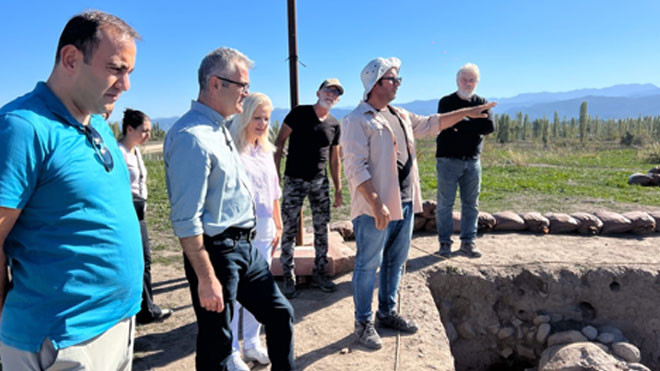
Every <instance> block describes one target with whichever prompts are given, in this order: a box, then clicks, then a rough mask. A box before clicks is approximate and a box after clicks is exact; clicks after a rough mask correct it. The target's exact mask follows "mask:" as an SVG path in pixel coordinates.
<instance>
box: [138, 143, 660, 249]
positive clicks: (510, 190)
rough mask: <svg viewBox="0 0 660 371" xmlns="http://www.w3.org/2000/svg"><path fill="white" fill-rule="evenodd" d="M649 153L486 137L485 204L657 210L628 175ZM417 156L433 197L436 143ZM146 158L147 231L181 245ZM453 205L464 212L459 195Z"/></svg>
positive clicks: (651, 196) (154, 159) (152, 157)
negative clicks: (512, 142) (506, 142)
mask: <svg viewBox="0 0 660 371" xmlns="http://www.w3.org/2000/svg"><path fill="white" fill-rule="evenodd" d="M646 152H648V149H647V148H620V147H619V146H618V145H612V144H611V143H610V144H591V146H589V147H583V146H580V145H578V144H574V145H565V146H559V147H553V148H543V146H542V145H536V144H530V143H527V144H516V145H507V146H502V145H499V144H495V143H493V142H492V141H487V142H486V144H485V146H484V153H483V156H482V167H483V182H482V192H481V196H480V209H481V210H483V211H488V212H496V211H502V210H513V211H517V212H523V211H540V212H546V211H562V212H574V211H587V212H591V211H595V210H598V209H608V210H612V211H621V212H622V211H629V210H648V209H659V208H660V188H659V187H639V186H629V185H628V184H627V180H628V176H629V175H630V174H632V173H635V172H644V173H645V172H646V171H647V170H648V169H649V168H651V167H653V166H657V165H658V164H653V163H649V162H648V161H647V160H646V156H645V155H644V154H645V153H646ZM417 154H418V160H419V167H420V176H421V179H422V193H423V196H424V199H435V197H436V192H435V189H436V171H435V141H434V140H432V139H428V140H420V141H417ZM145 158H146V160H145V162H146V164H147V167H148V171H149V178H148V185H149V211H148V218H149V219H148V220H149V229H150V232H151V238H152V248H154V249H156V250H158V249H163V248H166V246H168V245H169V246H171V244H172V243H174V244H175V245H176V239H175V238H174V237H173V235H172V232H171V227H170V223H169V219H168V215H169V202H168V199H167V191H166V187H165V172H164V168H163V162H162V156H161V155H160V154H159V153H151V154H148V155H145ZM343 183H344V186H343V188H344V191H343V199H344V206H342V207H341V208H339V209H334V210H333V215H332V219H333V221H334V220H343V219H348V215H349V212H350V209H349V204H350V196H349V193H348V186H347V185H346V180H345V179H344V181H343ZM455 207H456V209H458V210H460V201H459V200H458V199H457V202H456V206H455ZM305 219H306V221H305V225H307V226H309V225H311V214H310V211H309V208H307V210H306V211H305ZM176 258H177V259H178V258H179V257H178V256H176ZM161 259H162V258H161Z"/></svg>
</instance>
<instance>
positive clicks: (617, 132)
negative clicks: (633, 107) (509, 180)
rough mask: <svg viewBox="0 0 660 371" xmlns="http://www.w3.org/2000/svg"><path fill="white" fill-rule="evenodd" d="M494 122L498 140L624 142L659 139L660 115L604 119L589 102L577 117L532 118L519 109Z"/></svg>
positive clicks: (655, 140)
mask: <svg viewBox="0 0 660 371" xmlns="http://www.w3.org/2000/svg"><path fill="white" fill-rule="evenodd" d="M495 123H496V128H495V133H494V135H493V136H494V137H495V139H496V140H497V142H499V143H515V142H519V141H533V142H541V143H543V144H544V145H548V144H550V143H551V142H553V141H563V140H566V139H579V141H580V142H581V143H585V142H590V141H593V142H598V141H618V142H620V143H621V144H624V145H633V144H635V145H639V144H644V143H645V142H649V141H650V142H660V116H655V117H651V116H647V117H638V118H626V119H618V120H614V119H609V120H602V119H600V118H599V117H598V116H596V117H591V116H590V115H589V114H588V111H587V102H582V104H581V105H580V115H579V118H578V119H575V118H571V119H570V120H569V119H567V118H565V117H564V118H563V119H560V118H559V114H558V113H557V111H555V114H554V117H553V119H552V121H550V120H549V119H548V118H546V117H545V116H544V117H543V118H540V119H535V120H530V119H529V116H528V115H526V114H525V115H523V113H522V112H519V113H518V114H517V115H516V117H515V118H512V117H510V116H509V115H507V114H502V115H496V116H495Z"/></svg>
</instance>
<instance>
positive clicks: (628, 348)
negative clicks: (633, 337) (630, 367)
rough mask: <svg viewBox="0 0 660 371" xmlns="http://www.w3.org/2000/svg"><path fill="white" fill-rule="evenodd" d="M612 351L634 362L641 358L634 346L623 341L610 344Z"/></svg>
mask: <svg viewBox="0 0 660 371" xmlns="http://www.w3.org/2000/svg"><path fill="white" fill-rule="evenodd" d="M612 352H613V353H614V354H615V355H617V356H619V357H621V358H623V359H624V360H626V361H628V362H633V363H636V362H639V361H640V360H641V359H642V355H641V354H640V353H639V349H637V347H636V346H634V345H632V344H630V343H626V342H623V341H621V342H618V343H614V344H612Z"/></svg>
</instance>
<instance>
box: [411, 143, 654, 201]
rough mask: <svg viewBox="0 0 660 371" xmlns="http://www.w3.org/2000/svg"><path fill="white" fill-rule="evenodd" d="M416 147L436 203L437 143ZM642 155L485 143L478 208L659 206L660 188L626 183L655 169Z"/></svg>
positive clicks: (426, 189)
mask: <svg viewBox="0 0 660 371" xmlns="http://www.w3.org/2000/svg"><path fill="white" fill-rule="evenodd" d="M417 145H418V158H419V160H420V176H421V179H422V194H423V195H424V198H425V199H434V198H435V193H436V191H435V188H436V184H437V182H436V172H435V158H434V156H435V153H434V149H435V143H434V141H432V140H423V141H418V142H417ZM643 151H644V149H635V148H618V147H614V146H612V145H603V146H595V145H592V146H591V147H587V148H584V147H580V146H577V145H575V146H568V147H556V148H550V149H548V148H543V146H541V145H538V146H537V145H533V144H523V145H520V144H518V145H509V146H501V145H497V144H494V143H492V142H487V143H486V145H485V146H484V152H483V155H482V185H481V195H480V197H479V201H480V209H481V210H484V211H489V212H495V211H501V210H514V211H519V212H520V211H530V210H534V211H541V212H545V211H565V212H573V211H594V210H597V209H602V208H605V209H611V210H614V211H627V210H632V209H635V208H646V207H648V206H651V207H658V206H660V205H659V204H658V200H659V197H658V196H660V189H658V188H657V187H638V186H629V185H628V183H627V182H628V176H629V175H630V174H632V173H635V172H646V171H647V170H648V169H649V168H651V167H652V166H654V164H650V163H648V162H647V161H645V160H644V158H645V156H640V155H639V154H640V152H643ZM458 204H460V202H459V200H458V199H457V206H458Z"/></svg>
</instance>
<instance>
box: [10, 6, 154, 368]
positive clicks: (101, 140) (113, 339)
mask: <svg viewBox="0 0 660 371" xmlns="http://www.w3.org/2000/svg"><path fill="white" fill-rule="evenodd" d="M138 37H139V36H138V34H137V33H136V32H135V30H133V29H132V28H131V27H130V26H128V25H127V24H126V23H125V22H124V21H122V20H121V19H119V18H117V17H115V16H112V15H110V14H107V13H103V12H99V11H88V12H85V13H82V14H80V15H77V16H74V17H73V18H71V20H69V22H68V23H67V25H66V26H65V28H64V31H63V32H62V35H61V36H60V41H59V45H58V47H57V55H56V59H55V67H54V68H53V71H52V73H51V75H50V77H49V78H48V80H47V82H45V83H44V82H39V83H38V84H37V86H36V87H35V89H34V90H33V91H32V92H30V93H28V94H26V95H24V96H22V97H19V98H17V99H15V100H14V101H12V102H10V103H8V104H7V105H5V106H4V107H2V108H0V148H2V150H1V151H0V247H2V248H1V249H0V357H1V358H2V366H3V369H5V370H39V369H47V368H48V369H50V368H51V367H52V368H53V369H87V370H130V368H131V359H132V352H133V351H132V348H133V333H134V330H133V328H134V315H135V313H137V312H138V310H139V309H140V296H141V291H142V271H143V259H142V247H141V240H140V228H139V224H138V220H137V216H136V215H135V212H134V210H133V204H132V201H131V192H130V186H129V178H128V171H127V169H126V165H125V164H124V161H123V160H122V154H121V152H120V151H119V148H118V147H117V144H116V142H115V140H114V138H113V135H112V131H111V130H110V128H109V126H108V125H107V124H106V123H105V121H104V120H103V118H102V116H101V115H99V114H102V113H104V112H108V111H110V110H112V108H113V106H114V104H115V102H116V101H117V99H118V98H119V96H120V95H121V93H122V92H124V91H126V90H128V88H129V86H130V82H129V78H128V74H129V73H130V72H131V71H132V70H133V66H134V64H135V54H136V47H135V41H134V40H135V39H136V38H138ZM7 267H9V268H7ZM8 269H9V270H10V271H11V274H10V275H9V274H8ZM9 276H11V278H12V279H11V282H10V281H9V279H8V277H9Z"/></svg>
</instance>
